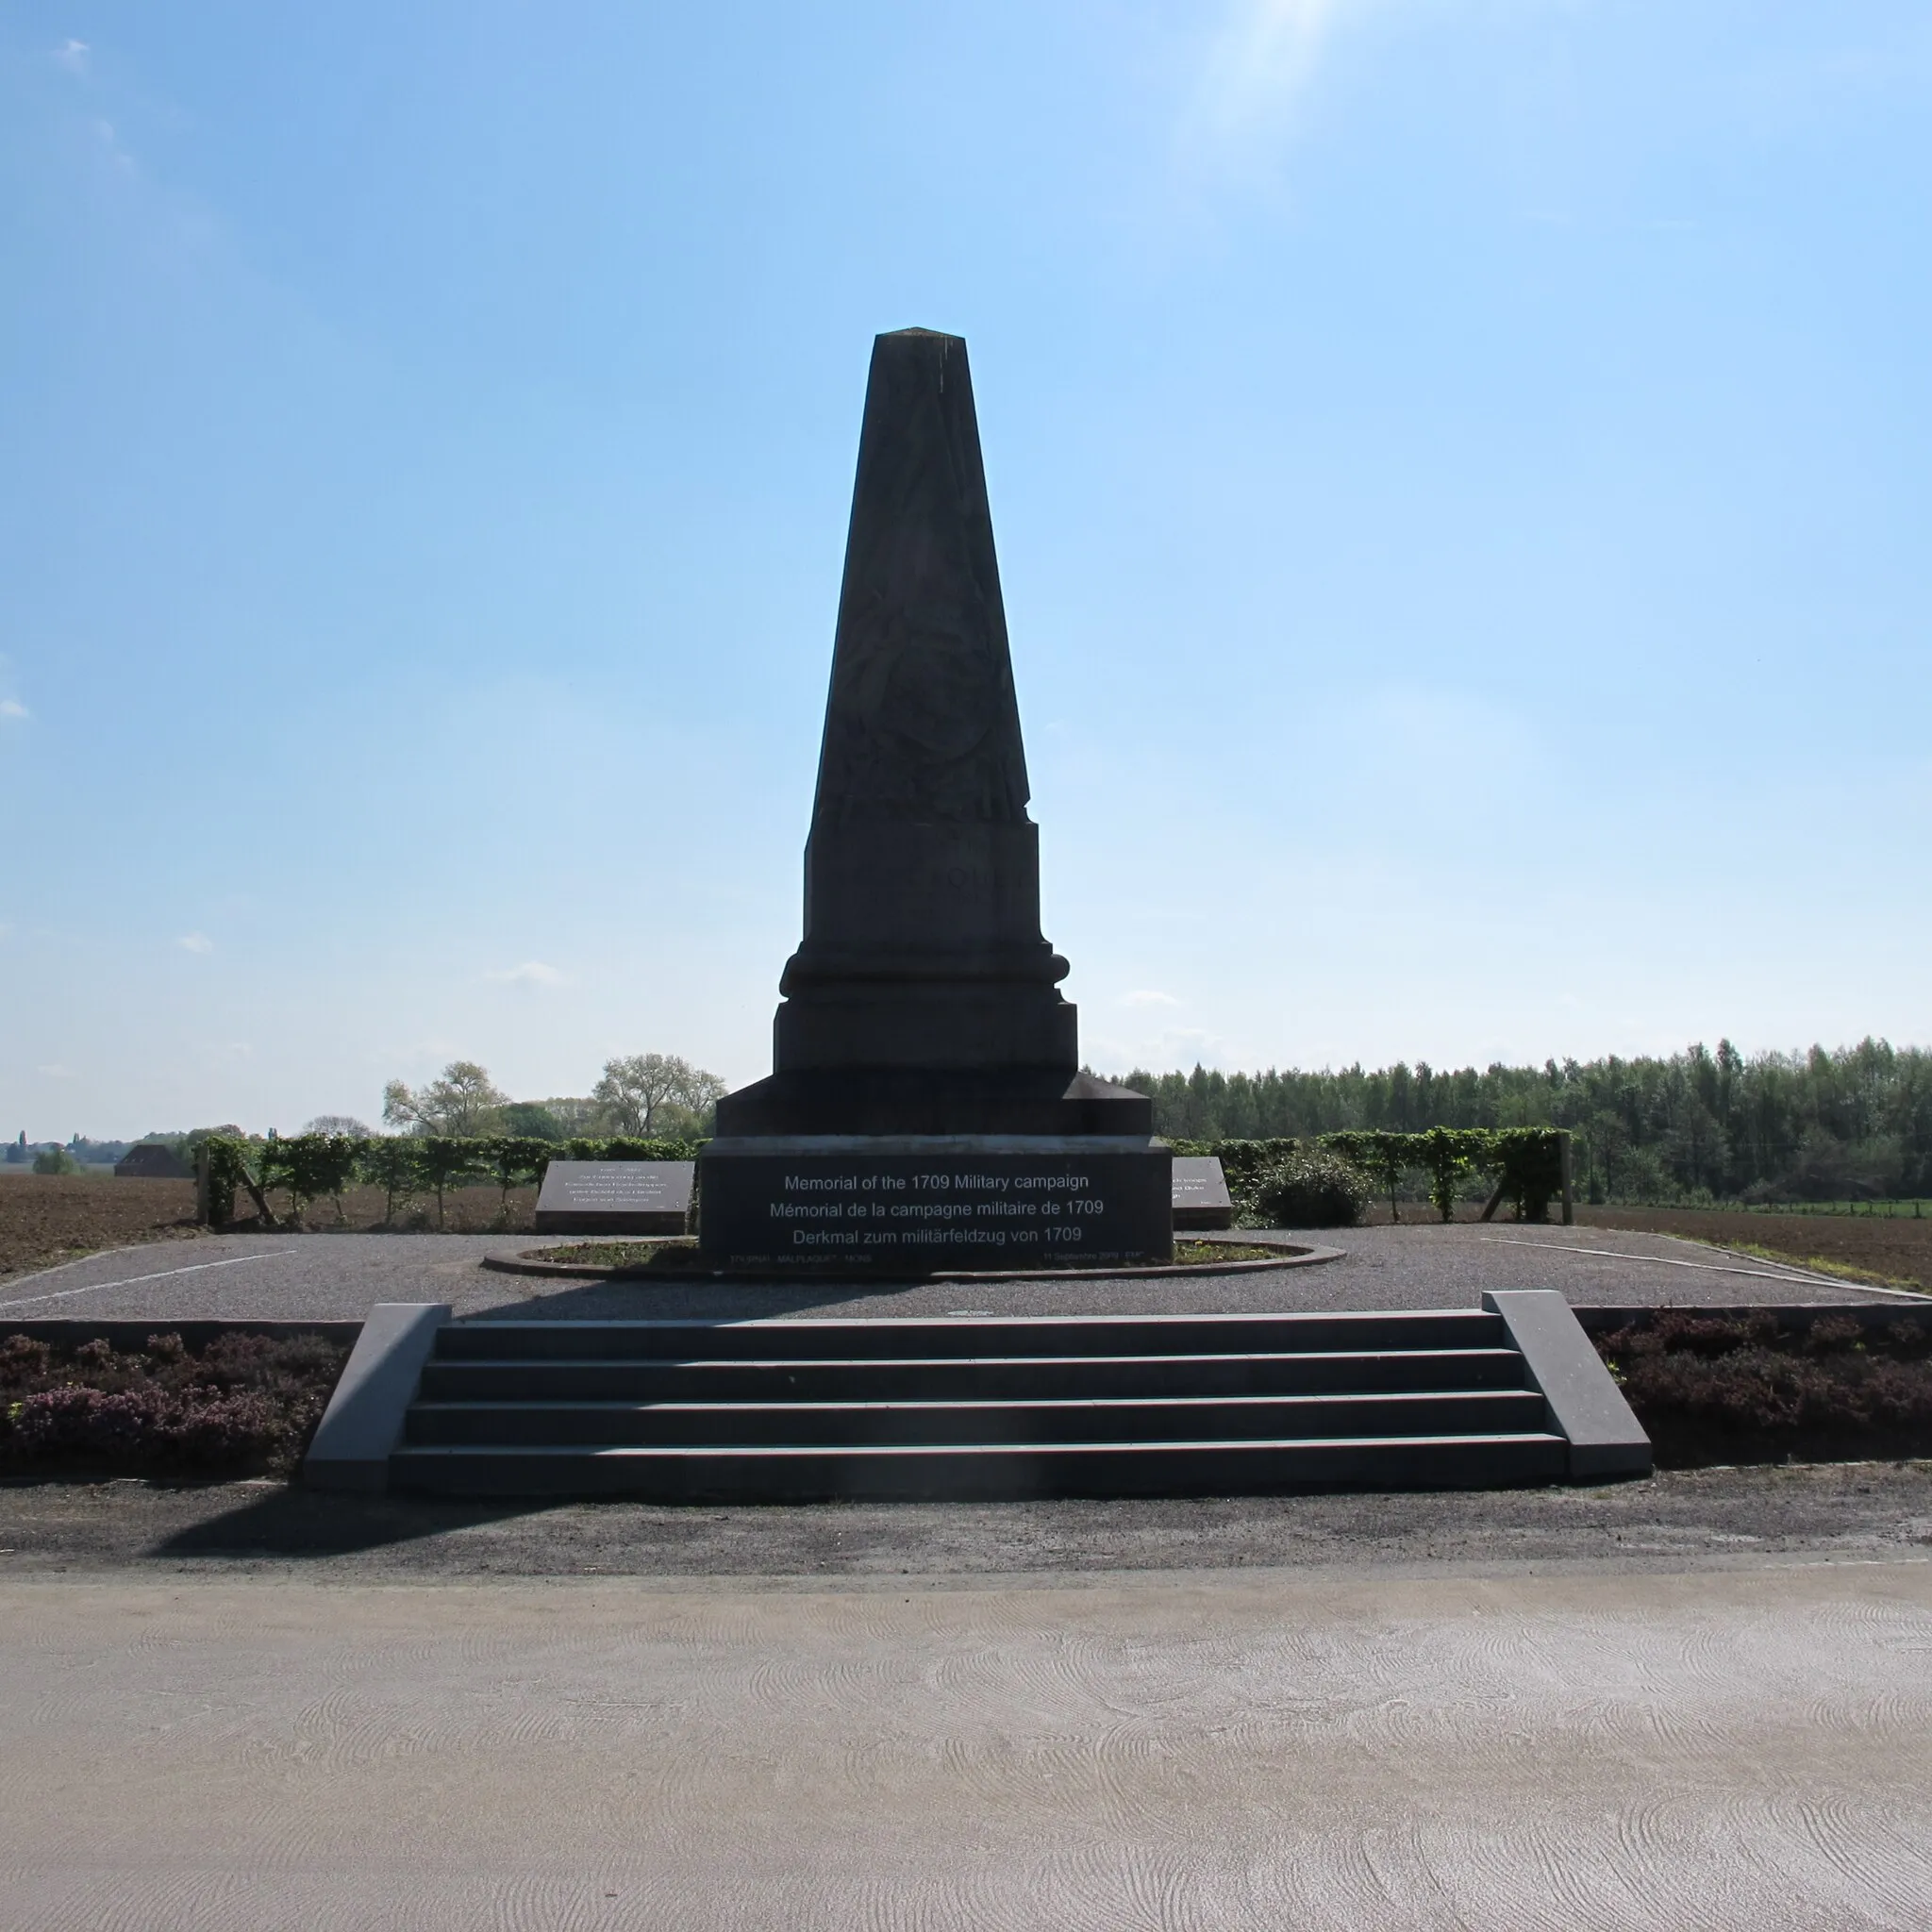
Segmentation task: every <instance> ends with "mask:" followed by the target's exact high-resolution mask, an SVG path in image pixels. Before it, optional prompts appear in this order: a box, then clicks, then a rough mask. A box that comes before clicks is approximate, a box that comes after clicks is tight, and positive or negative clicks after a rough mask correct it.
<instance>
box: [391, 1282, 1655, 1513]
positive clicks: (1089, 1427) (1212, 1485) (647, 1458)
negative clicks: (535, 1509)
mask: <svg viewBox="0 0 1932 1932" xmlns="http://www.w3.org/2000/svg"><path fill="white" fill-rule="evenodd" d="M1491 1301H1492V1306H1491V1307H1489V1308H1487V1309H1484V1310H1481V1311H1478V1310H1441V1311H1432V1312H1427V1313H1407V1314H1346V1315H1343V1314H1320V1315H1219V1316H1191V1315H1190V1316H1163V1315H1135V1316H1110V1315H1104V1316H1034V1317H1007V1318H979V1319H970V1320H969V1319H950V1320H942V1321H928V1320H904V1321H891V1320H888V1321H790V1320H788V1321H769V1322H737V1323H703V1322H618V1323H598V1322H570V1323H525V1322H495V1321H477V1322H468V1323H450V1324H445V1325H444V1326H442V1327H441V1329H440V1330H439V1331H438V1333H437V1335H436V1339H435V1345H434V1349H433V1352H432V1353H431V1354H430V1355H429V1357H428V1358H427V1360H426V1361H425V1364H424V1366H423V1369H422V1374H421V1378H420V1382H419V1384H418V1386H417V1387H416V1390H415V1393H414V1396H413V1399H412V1400H410V1402H409V1403H408V1407H407V1411H406V1412H405V1413H404V1414H402V1415H401V1416H399V1418H398V1422H399V1435H400V1441H399V1442H398V1444H397V1446H396V1447H395V1448H394V1449H393V1450H392V1452H391V1455H390V1457H389V1486H390V1487H391V1489H394V1490H400V1491H422V1492H431V1493H439V1494H447V1495H474V1496H534V1495H549V1496H591V1495H626V1496H637V1497H649V1498H655V1499H657V1500H659V1501H666V1502H702V1501H720V1502H724V1501H732V1502H806V1501H812V1500H829V1499H835V1498H841V1497H861V1496H864V1497H982V1498H987V1497H1029V1496H1096V1497H1098V1496H1151V1495H1189V1494H1193V1495H1227V1494H1240V1493H1256V1492H1264V1491H1296V1490H1322V1489H1390V1490H1399V1489H1449V1488H1490V1487H1503V1486H1507V1485H1519V1484H1527V1483H1550V1482H1563V1481H1566V1480H1580V1479H1591V1478H1598V1477H1603V1476H1616V1475H1635V1474H1646V1473H1647V1472H1648V1470H1649V1468H1650V1445H1649V1443H1648V1441H1646V1440H1645V1439H1644V1437H1643V1434H1642V1432H1641V1429H1639V1428H1638V1427H1637V1425H1636V1423H1635V1419H1634V1418H1633V1417H1631V1415H1630V1413H1629V1410H1628V1408H1627V1407H1626V1406H1624V1403H1623V1398H1622V1396H1621V1395H1620V1394H1619V1393H1618V1392H1617V1391H1616V1388H1615V1385H1614V1383H1612V1382H1611V1380H1610V1378H1609V1376H1608V1374H1607V1373H1606V1372H1605V1371H1604V1369H1603V1367H1602V1365H1601V1363H1599V1362H1598V1361H1597V1358H1596V1357H1595V1354H1594V1352H1593V1351H1592V1350H1591V1347H1590V1344H1589V1342H1588V1341H1587V1340H1586V1339H1585V1338H1584V1336H1583V1333H1582V1330H1581V1329H1580V1328H1578V1327H1577V1325H1576V1323H1575V1320H1574V1317H1573V1316H1572V1315H1571V1314H1570V1311H1569V1309H1568V1307H1567V1306H1566V1305H1565V1304H1564V1303H1563V1301H1562V1299H1561V1297H1560V1296H1557V1295H1555V1294H1550V1293H1525V1294H1521V1295H1513V1296H1496V1297H1492V1298H1491Z"/></svg>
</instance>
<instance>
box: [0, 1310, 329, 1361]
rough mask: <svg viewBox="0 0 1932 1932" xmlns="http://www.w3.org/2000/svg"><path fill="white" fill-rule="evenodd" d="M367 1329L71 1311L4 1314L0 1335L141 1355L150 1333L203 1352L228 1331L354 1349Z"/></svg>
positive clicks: (265, 1320)
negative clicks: (27, 1316)
mask: <svg viewBox="0 0 1932 1932" xmlns="http://www.w3.org/2000/svg"><path fill="white" fill-rule="evenodd" d="M361 1332H362V1324H361V1323H360V1322H299V1321H282V1320H279V1319H276V1318H274V1317H265V1318H263V1319H260V1320H250V1319H248V1318H247V1317H245V1316H243V1317H238V1318H236V1319H234V1320H231V1321H213V1320H209V1321H201V1322H177V1321H175V1320H174V1319H172V1318H171V1317H169V1316H166V1315H150V1316H148V1317H146V1318H145V1319H144V1320H137V1321H128V1320H126V1319H125V1318H117V1319H115V1320H113V1321H108V1322H90V1321H88V1320H87V1319H86V1317H85V1316H74V1315H70V1316H64V1317H53V1316H49V1317H43V1318H42V1319H40V1320H37V1321H28V1322H12V1321H8V1319H7V1317H6V1316H4V1315H0V1336H7V1335H30V1336H32V1337H33V1339H34V1340H35V1341H45V1342H48V1343H51V1344H52V1345H53V1346H54V1347H56V1348H78V1347H79V1346H80V1344H81V1343H82V1342H83V1341H105V1342H106V1343H107V1344H108V1347H109V1348H111V1349H113V1350H114V1351H115V1353H116V1354H119V1355H139V1354H140V1353H141V1352H142V1349H144V1348H145V1347H146V1346H147V1339H148V1337H149V1336H150V1335H178V1336H179V1337H180V1338H181V1344H182V1346H183V1347H184V1348H192V1349H193V1350H195V1351H196V1352H197V1353H199V1352H200V1351H201V1350H202V1349H204V1348H206V1347H207V1346H208V1343H209V1342H211V1341H220V1340H221V1338H222V1337H223V1336H224V1335H266V1336H269V1337H271V1338H272V1339H273V1340H275V1341H290V1340H291V1339H292V1338H293V1337H295V1336H297V1335H321V1336H325V1337H326V1338H327V1340H329V1341H333V1342H336V1343H338V1344H340V1345H341V1347H343V1348H354V1347H355V1345H356V1338H357V1337H358V1335H360V1334H361Z"/></svg>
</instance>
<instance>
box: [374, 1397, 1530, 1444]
mask: <svg viewBox="0 0 1932 1932" xmlns="http://www.w3.org/2000/svg"><path fill="white" fill-rule="evenodd" d="M1544 1415H1545V1404H1544V1401H1543V1398H1542V1396H1541V1395H1540V1394H1538V1393H1535V1392H1534V1391H1527V1390H1514V1391H1509V1390H1474V1391H1430V1392H1425V1393H1410V1394H1395V1395H1391V1394H1354V1395H1291V1396H1278V1395H1249V1396H1206V1397H1200V1396H1194V1397H1180V1398H1172V1397H1170V1398H1165V1399H1157V1400H1151V1401H1150V1400H1141V1399H1129V1400H1124V1401H1120V1400H1101V1401H1078V1400H1058V1401H1032V1402H1004V1401H976V1402H909V1401H891V1402H790V1401H781V1402H724V1403H690V1402H667V1403H630V1402H535V1401H533V1402H464V1403H450V1402H418V1403H417V1404H415V1405H414V1407H412V1408H411V1409H410V1411H409V1414H408V1424H407V1434H408V1441H409V1442H410V1443H411V1444H412V1445H419V1444H420V1445H425V1446H428V1445H440V1446H455V1445H473V1446H476V1447H487V1446H505V1447H508V1446H523V1445H541V1446H553V1447H563V1446H568V1445H572V1444H610V1445H617V1444H629V1445H633V1446H637V1447H650V1446H662V1447H671V1446H677V1447H691V1448H701V1447H705V1446H712V1447H730V1448H747V1447H753V1446H758V1445H764V1446H777V1447H784V1448H809V1447H828V1448H829V1447H840V1446H852V1447H858V1446H868V1445H876V1446H905V1447H910V1446H916V1445H919V1444H946V1445H950V1446H954V1447H966V1446H971V1445H973V1444H975V1443H976V1444H980V1445H987V1444H995V1443H997V1444H1004V1445H1008V1446H1027V1445H1035V1446H1041V1447H1044V1446H1050V1445H1059V1444H1068V1443H1081V1442H1086V1443H1100V1442H1112V1443H1124V1442H1147V1443H1154V1442H1174V1441H1253V1440H1261V1441H1302V1440H1308V1441H1313V1440H1320V1439H1326V1438H1334V1437H1349V1438H1364V1437H1388V1438H1395V1437H1429V1438H1439V1437H1445V1436H1452V1435H1475V1436H1507V1435H1534V1434H1538V1433H1541V1429H1542V1426H1543V1422H1544Z"/></svg>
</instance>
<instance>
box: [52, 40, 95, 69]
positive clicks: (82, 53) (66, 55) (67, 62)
mask: <svg viewBox="0 0 1932 1932" xmlns="http://www.w3.org/2000/svg"><path fill="white" fill-rule="evenodd" d="M92 52H93V49H92V47H90V46H89V45H88V43H87V42H85V41H62V42H60V44H59V45H58V47H56V48H55V49H54V64H55V65H56V66H57V67H64V68H66V70H67V71H68V73H69V74H85V73H86V72H87V63H88V57H89V56H90V55H91V54H92Z"/></svg>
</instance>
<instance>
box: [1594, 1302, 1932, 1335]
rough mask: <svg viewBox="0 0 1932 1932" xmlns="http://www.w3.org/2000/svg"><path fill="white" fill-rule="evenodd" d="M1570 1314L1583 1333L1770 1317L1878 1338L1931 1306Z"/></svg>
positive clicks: (1637, 1305)
mask: <svg viewBox="0 0 1932 1932" xmlns="http://www.w3.org/2000/svg"><path fill="white" fill-rule="evenodd" d="M1570 1311H1571V1313H1572V1314H1574V1316H1575V1317H1576V1321H1577V1325H1578V1326H1579V1327H1581V1328H1582V1330H1583V1332H1584V1333H1585V1334H1586V1335H1605V1334H1608V1333H1610V1332H1611V1331H1612V1330H1614V1329H1618V1328H1631V1327H1635V1328H1648V1327H1649V1326H1650V1325H1651V1324H1653V1323H1654V1322H1656V1321H1657V1318H1658V1317H1659V1316H1662V1315H1674V1316H1687V1317H1689V1318H1690V1319H1691V1320H1692V1321H1697V1322H1749V1321H1754V1320H1756V1319H1757V1317H1758V1316H1760V1315H1769V1316H1770V1317H1771V1318H1772V1320H1773V1321H1774V1322H1775V1323H1776V1324H1777V1325H1778V1326H1779V1327H1780V1328H1785V1329H1790V1330H1791V1331H1792V1332H1794V1333H1802V1332H1803V1331H1804V1330H1806V1329H1807V1328H1809V1327H1810V1326H1812V1324H1814V1323H1818V1322H1823V1321H1825V1320H1827V1319H1828V1320H1830V1321H1834V1322H1841V1321H1846V1320H1850V1321H1853V1322H1856V1323H1857V1324H1858V1326H1859V1327H1860V1328H1862V1329H1863V1330H1864V1331H1865V1333H1866V1334H1868V1335H1882V1334H1884V1333H1885V1332H1886V1331H1887V1330H1888V1329H1890V1328H1896V1327H1897V1326H1898V1325H1899V1324H1900V1323H1902V1322H1915V1323H1922V1324H1923V1323H1927V1322H1932V1305H1927V1304H1925V1303H1920V1304H1919V1305H1918V1306H1916V1307H1914V1306H1912V1305H1910V1304H1908V1303H1903V1302H1697V1303H1687V1302H1670V1303H1652V1302H1596V1303H1590V1302H1573V1303H1572V1304H1571V1309H1570Z"/></svg>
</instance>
